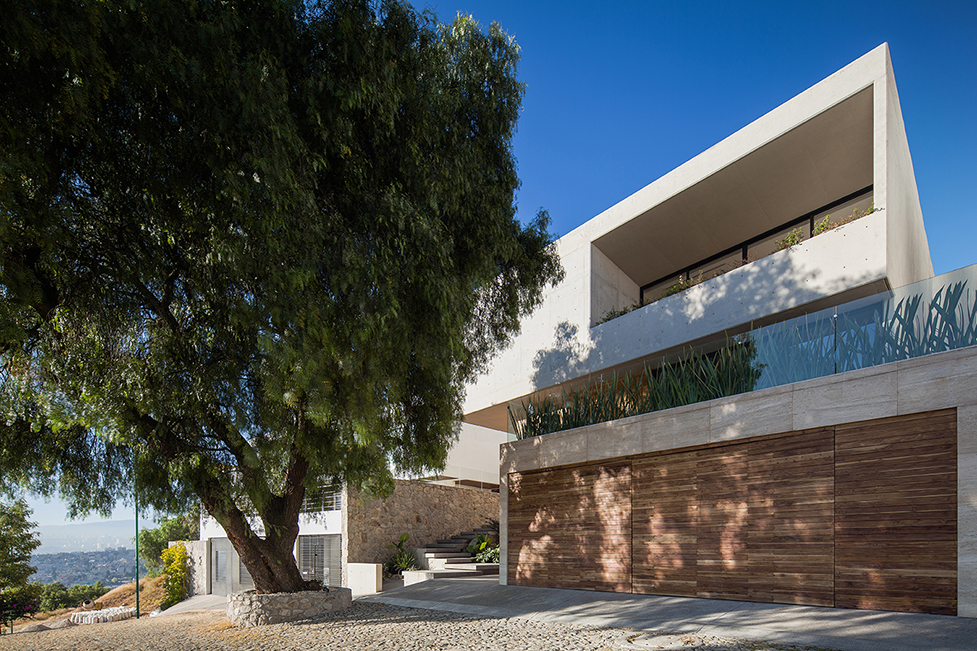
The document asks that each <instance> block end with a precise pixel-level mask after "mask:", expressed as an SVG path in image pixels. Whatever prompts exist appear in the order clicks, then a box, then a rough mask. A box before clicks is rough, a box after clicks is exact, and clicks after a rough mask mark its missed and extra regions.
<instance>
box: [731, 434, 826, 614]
mask: <svg viewBox="0 0 977 651" xmlns="http://www.w3.org/2000/svg"><path fill="white" fill-rule="evenodd" d="M833 434H834V432H833V431H832V429H830V428H826V429H817V430H808V431H805V432H801V433H799V434H794V435H791V436H786V437H783V438H779V439H772V440H770V441H769V442H768V441H757V442H756V443H753V444H752V450H751V454H750V462H749V487H750V495H749V521H750V522H749V529H748V532H747V545H746V547H747V558H748V561H749V562H748V566H749V570H750V577H749V595H748V596H749V599H750V601H766V602H774V603H797V604H808V605H817V606H831V605H834V541H833V535H832V526H833V524H834V436H833Z"/></svg>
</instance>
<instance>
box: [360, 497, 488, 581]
mask: <svg viewBox="0 0 977 651" xmlns="http://www.w3.org/2000/svg"><path fill="white" fill-rule="evenodd" d="M343 510H344V511H345V512H346V513H345V515H346V517H345V518H344V519H343V521H344V524H343V528H344V531H343V546H344V547H346V549H345V550H344V551H345V552H346V554H345V555H344V557H345V558H346V562H347V563H383V562H384V561H385V560H387V557H388V556H390V555H391V552H392V550H391V549H389V548H388V547H387V545H389V544H391V543H393V542H394V541H396V540H397V539H398V538H399V537H400V534H402V533H409V534H410V539H409V540H408V541H407V547H408V548H416V547H422V546H423V545H425V544H429V543H433V542H434V541H436V540H438V539H441V538H448V537H450V536H454V535H456V534H459V533H461V532H463V531H469V530H471V529H476V528H478V527H481V526H483V525H484V524H485V523H486V522H488V520H489V519H495V520H498V518H499V494H498V493H492V492H490V491H486V490H479V489H470V488H461V487H455V486H440V485H438V484H427V483H423V482H419V481H402V480H398V481H397V485H396V488H395V489H394V492H393V494H392V495H391V496H390V497H388V498H387V499H385V500H382V499H369V498H366V497H363V496H362V495H360V494H358V493H356V492H355V491H353V490H350V491H349V492H348V497H347V499H346V500H345V502H344V503H343Z"/></svg>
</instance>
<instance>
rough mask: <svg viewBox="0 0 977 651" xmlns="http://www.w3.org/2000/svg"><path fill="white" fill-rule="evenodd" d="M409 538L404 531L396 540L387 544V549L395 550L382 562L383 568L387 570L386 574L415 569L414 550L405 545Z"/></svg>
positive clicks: (397, 574)
mask: <svg viewBox="0 0 977 651" xmlns="http://www.w3.org/2000/svg"><path fill="white" fill-rule="evenodd" d="M409 538H410V534H409V533H407V532H404V533H402V534H400V537H399V538H398V539H397V540H395V541H394V542H393V543H391V544H389V545H387V548H388V549H394V550H396V551H395V552H394V553H393V554H391V555H390V557H389V558H387V562H386V563H384V569H385V570H386V571H387V574H392V575H395V576H399V575H400V573H401V572H404V571H407V570H416V569H417V562H416V558H415V557H414V551H413V550H412V549H410V548H409V547H407V546H406V545H407V540H408V539H409Z"/></svg>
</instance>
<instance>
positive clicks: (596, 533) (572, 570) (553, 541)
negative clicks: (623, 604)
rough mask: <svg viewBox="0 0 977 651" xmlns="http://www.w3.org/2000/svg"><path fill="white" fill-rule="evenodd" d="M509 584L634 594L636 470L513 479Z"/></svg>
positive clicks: (609, 467) (596, 469) (621, 466)
mask: <svg viewBox="0 0 977 651" xmlns="http://www.w3.org/2000/svg"><path fill="white" fill-rule="evenodd" d="M508 561H509V582H510V583H512V584H513V585H532V586H538V587H560V588H575V589H582V590H603V591H611V592H630V591H631V464H630V462H625V463H617V464H595V465H590V466H584V467H579V468H568V469H557V470H550V471H545V472H537V473H526V474H519V473H513V474H512V475H510V476H509V555H508Z"/></svg>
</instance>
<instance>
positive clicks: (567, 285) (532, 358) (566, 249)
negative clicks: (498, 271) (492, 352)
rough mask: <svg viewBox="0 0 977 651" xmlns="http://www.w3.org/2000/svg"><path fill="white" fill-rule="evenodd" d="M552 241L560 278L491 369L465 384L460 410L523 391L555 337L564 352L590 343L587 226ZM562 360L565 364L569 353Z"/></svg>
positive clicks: (501, 400)
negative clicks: (558, 263) (561, 268)
mask: <svg viewBox="0 0 977 651" xmlns="http://www.w3.org/2000/svg"><path fill="white" fill-rule="evenodd" d="M578 231H579V233H578V234H577V235H573V236H572V237H571V236H566V237H563V238H561V239H560V240H559V241H558V242H557V243H556V248H557V253H558V255H559V256H560V260H561V262H562V264H563V269H564V272H565V277H564V279H563V282H561V283H559V284H558V285H557V286H556V287H554V288H552V289H550V290H548V291H547V293H546V296H545V297H544V299H543V303H542V305H541V306H540V307H539V308H538V309H537V310H536V311H535V312H533V314H532V315H531V316H530V317H528V318H525V319H523V320H522V322H521V332H520V333H519V334H518V335H517V336H516V337H515V338H514V341H513V343H512V345H511V346H510V347H509V348H507V349H506V350H504V351H502V352H501V353H500V354H499V355H498V356H497V357H496V358H495V359H493V360H492V363H491V370H490V371H489V372H488V373H487V374H485V375H483V376H481V377H480V378H479V379H478V381H477V382H476V383H475V384H474V385H470V386H468V387H467V388H466V399H465V406H464V411H465V413H466V414H467V413H471V412H473V411H477V410H479V409H482V408H484V407H488V406H491V405H495V404H499V403H505V402H507V401H508V400H511V399H513V398H515V397H517V396H520V395H522V394H523V393H525V391H523V392H522V393H519V391H520V390H521V389H522V388H524V387H527V386H529V384H530V382H529V376H530V375H531V374H532V369H533V368H534V363H537V362H539V363H541V364H544V365H545V364H549V363H550V361H551V360H550V359H548V358H543V359H540V360H537V359H536V356H537V353H538V352H540V351H541V350H542V349H545V348H547V347H549V346H550V345H552V342H553V341H554V339H555V338H556V339H558V340H559V341H560V345H561V346H562V347H565V348H566V349H567V350H571V351H576V350H578V349H584V348H586V346H587V345H588V344H589V341H590V338H589V334H588V329H589V325H590V291H591V255H590V239H589V238H588V237H587V235H586V232H587V231H586V229H583V230H581V229H577V231H574V232H575V233H577V232H578ZM567 357H568V359H567V360H566V361H567V362H568V363H569V362H570V361H572V360H570V359H569V358H570V357H573V355H568V356H567Z"/></svg>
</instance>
